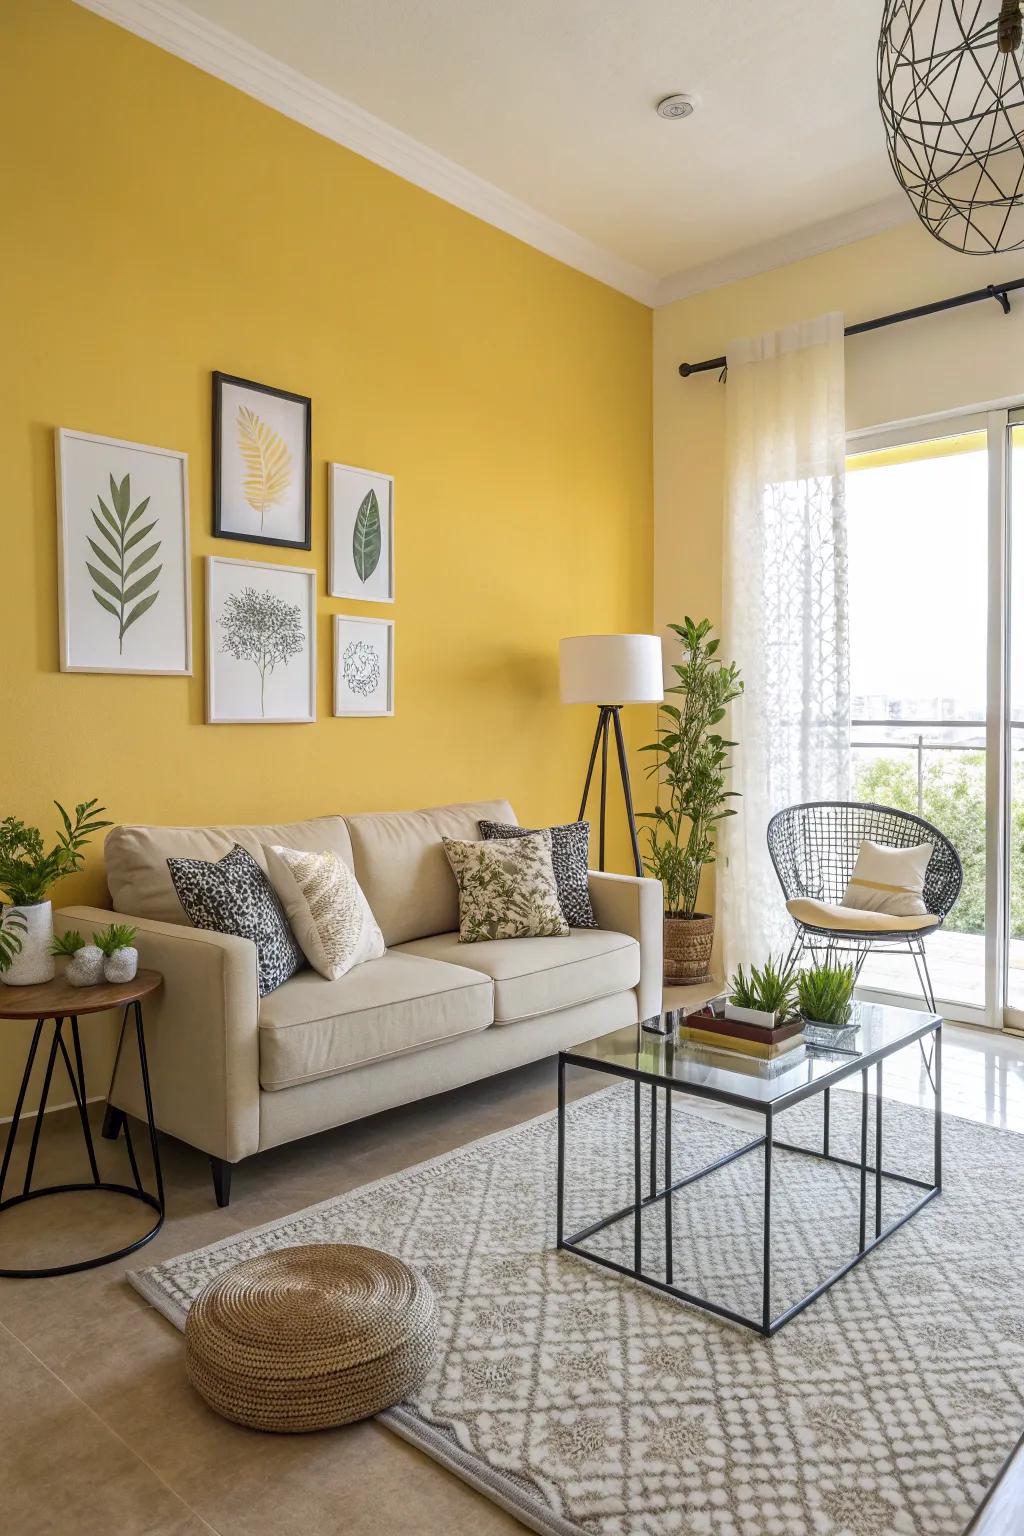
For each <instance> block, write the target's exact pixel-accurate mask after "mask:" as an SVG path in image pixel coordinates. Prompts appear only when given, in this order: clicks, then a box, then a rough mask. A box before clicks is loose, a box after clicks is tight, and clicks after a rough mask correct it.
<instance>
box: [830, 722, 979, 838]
mask: <svg viewBox="0 0 1024 1536" xmlns="http://www.w3.org/2000/svg"><path fill="white" fill-rule="evenodd" d="M863 729H867V730H871V729H877V730H880V729H885V730H887V731H894V732H902V733H903V734H904V735H909V736H910V738H911V739H910V740H909V741H900V740H899V739H894V738H893V737H891V736H889V737H885V738H883V739H882V740H878V739H864V738H861V737H859V736H857V735H856V734H855V733H856V732H857V731H859V730H863ZM958 730H969V731H973V732H974V734H975V735H976V736H977V737H978V738H979V740H977V741H934V740H929V739H926V736H925V733H926V732H930V731H958ZM861 749H864V750H868V751H887V752H890V751H891V752H913V753H914V757H915V778H916V782H917V814H918V815H919V816H921V815H923V814H924V788H925V781H924V767H925V753H926V752H984V750H985V722H984V720H864V719H854V720H851V721H850V750H851V751H858V750H861Z"/></svg>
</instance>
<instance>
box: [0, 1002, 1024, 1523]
mask: <svg viewBox="0 0 1024 1536" xmlns="http://www.w3.org/2000/svg"><path fill="white" fill-rule="evenodd" d="M670 1001H671V1002H672V1003H673V1004H678V1002H679V1001H680V995H679V994H678V993H673V994H672V996H671V998H670ZM912 1055H913V1053H907V1058H908V1059H907V1063H906V1064H905V1065H904V1066H903V1067H902V1068H901V1069H897V1067H896V1066H895V1065H894V1066H893V1067H892V1068H891V1069H890V1070H889V1071H888V1072H887V1091H889V1092H892V1093H893V1094H894V1095H896V1096H898V1097H900V1098H904V1099H906V1100H908V1101H909V1102H916V1101H917V1100H918V1099H920V1100H921V1101H922V1102H927V1099H926V1093H925V1090H926V1086H927V1085H926V1083H925V1082H923V1081H922V1077H921V1073H920V1070H919V1066H918V1064H917V1063H916V1062H914V1061H913V1059H912ZM944 1064H945V1073H944V1077H945V1087H946V1092H947V1097H948V1108H949V1109H950V1111H951V1112H953V1113H957V1114H962V1115H967V1116H968V1117H970V1118H972V1119H975V1120H979V1121H984V1122H987V1123H989V1124H994V1125H1000V1126H1007V1127H1010V1128H1012V1129H1015V1130H1024V1041H1017V1040H1013V1039H1011V1038H1009V1037H999V1036H991V1035H986V1034H983V1033H982V1032H980V1031H973V1030H968V1029H961V1028H956V1027H955V1026H949V1027H948V1028H947V1048H946V1055H945V1063H944ZM554 1082H555V1074H554V1064H553V1062H551V1061H545V1062H539V1063H536V1064H535V1065H533V1066H530V1067H526V1068H523V1069H522V1070H520V1071H517V1072H512V1073H508V1074H505V1075H504V1076H502V1077H499V1078H494V1079H492V1080H490V1081H489V1082H485V1083H478V1084H473V1085H471V1086H469V1087H467V1088H464V1089H461V1090H458V1091H457V1092H455V1093H451V1094H447V1095H445V1096H443V1097H441V1098H438V1099H434V1100H431V1101H429V1102H428V1103H425V1104H420V1105H413V1106H410V1107H408V1108H405V1109H401V1110H396V1111H393V1112H391V1113H390V1114H387V1115H380V1116H376V1117H374V1118H373V1119H370V1120H366V1121H363V1122H361V1123H359V1124H357V1125H353V1126H349V1127H346V1128H343V1129H341V1130H339V1131H335V1132H331V1133H328V1134H326V1135H323V1136H318V1137H314V1138H311V1139H310V1140H309V1141H306V1142H302V1143H298V1144H296V1145H294V1146H291V1147H286V1148H282V1149H280V1150H278V1151H275V1152H271V1153H266V1154H264V1155H263V1156H261V1157H259V1158H254V1159H253V1160H252V1161H251V1162H249V1163H247V1164H246V1165H244V1166H243V1167H242V1168H241V1169H240V1170H238V1171H237V1172H236V1174H235V1189H234V1192H233V1197H232V1203H231V1205H230V1207H229V1208H228V1209H227V1210H225V1211H219V1210H217V1208H216V1206H215V1205H214V1204H213V1200H212V1194H211V1190H210V1184H209V1177H208V1168H207V1163H206V1160H205V1159H204V1158H202V1157H200V1156H199V1155H198V1154H196V1153H194V1152H192V1151H191V1150H190V1149H189V1148H187V1147H184V1146H182V1145H180V1144H179V1143H176V1142H173V1141H169V1140H165V1141H164V1143H163V1159H164V1170H165V1175H166V1178H167V1185H168V1217H167V1221H166V1224H165V1226H164V1229H163V1231H162V1232H161V1233H160V1234H159V1236H158V1237H157V1238H156V1239H155V1241H154V1242H153V1243H151V1244H150V1245H149V1247H148V1248H146V1249H145V1250H144V1251H143V1253H142V1255H141V1257H140V1256H137V1257H136V1258H135V1259H134V1260H131V1259H129V1260H122V1261H120V1262H118V1263H115V1264H112V1265H109V1266H108V1267H106V1268H103V1269H97V1270H91V1271H86V1272H85V1273H83V1274H80V1275H72V1276H68V1277H64V1278H59V1279H51V1280H40V1281H25V1280H20V1281H19V1280H4V1281H0V1530H2V1531H3V1532H5V1533H9V1536H65V1533H67V1536H71V1533H75V1536H93V1533H95V1536H100V1533H102V1536H198V1533H201V1532H206V1533H209V1532H211V1531H214V1532H218V1533H221V1536H321V1533H323V1536H327V1533H329V1536H339V1533H341V1532H344V1533H346V1536H364V1533H366V1536H370V1533H373V1536H404V1533H406V1532H409V1533H413V1532H422V1533H435V1532H436V1533H439V1536H440V1533H444V1536H449V1533H450V1536H459V1533H467V1536H470V1533H471V1536H492V1533H497V1532H514V1531H521V1527H520V1526H519V1525H518V1524H517V1523H516V1522H515V1521H514V1520H513V1519H512V1518H511V1517H510V1516H508V1515H506V1514H505V1513H503V1511H501V1510H500V1509H498V1508H497V1507H496V1506H495V1505H493V1504H491V1503H489V1502H488V1501H487V1500H486V1499H484V1498H482V1497H481V1496H480V1495H478V1494H476V1493H475V1492H474V1491H473V1490H472V1489H470V1488H469V1487H467V1486H466V1485H465V1484H464V1483H462V1482H460V1481H459V1480H458V1479H457V1478H455V1477H453V1476H451V1475H450V1474H448V1473H447V1472H445V1471H444V1470H443V1469H442V1468H440V1467H438V1466H436V1465H435V1464H434V1463H433V1462H431V1461H430V1460H429V1459H428V1458H426V1457H425V1456H423V1455H421V1454H420V1453H419V1452H418V1451H416V1450H414V1449H412V1448H411V1447H410V1446H408V1445H406V1444H404V1442H402V1441H401V1440H399V1439H397V1438H396V1437H395V1436H393V1435H391V1434H389V1433H388V1432H387V1431H386V1430H384V1429H382V1428H380V1427H379V1426H378V1425H377V1424H375V1423H367V1424H360V1425H356V1426H352V1427H350V1428H347V1429H342V1430H336V1431H330V1432H327V1433H324V1434H319V1435H311V1436H303V1437H297V1438H294V1439H292V1438H285V1437H281V1438H275V1437H272V1436H263V1435H257V1434H253V1433H250V1432H248V1431H245V1430H242V1429H238V1428H236V1427H235V1426H233V1425H230V1424H227V1423H225V1422H224V1421H222V1420H220V1419H219V1418H217V1417H216V1416H215V1415H213V1414H212V1413H210V1412H209V1411H208V1410H207V1409H206V1408H205V1407H204V1405H203V1404H202V1403H201V1402H200V1401H199V1399H198V1398H197V1397H196V1396H195V1395H194V1393H193V1392H192V1391H191V1389H190V1388H189V1386H188V1385H187V1383H186V1381H185V1379H184V1375H183V1370H182V1358H181V1337H180V1335H179V1334H178V1333H177V1332H176V1331H175V1330H174V1329H173V1328H171V1326H170V1325H169V1324H168V1323H166V1322H165V1321H164V1320H163V1319H162V1318H160V1317H159V1316H157V1315H156V1314H155V1313H153V1312H152V1311H151V1310H150V1308H149V1307H148V1306H147V1305H146V1304H145V1303H144V1302H143V1301H142V1300H141V1298H140V1297H139V1296H138V1295H137V1294H136V1293H135V1292H134V1291H133V1290H131V1289H130V1288H129V1287H128V1286H127V1284H126V1283H125V1282H124V1280H123V1274H124V1271H125V1269H126V1268H128V1267H129V1266H130V1265H131V1264H132V1263H133V1262H134V1263H136V1264H138V1263H154V1262H156V1261H157V1260H158V1259H160V1258H162V1257H169V1256H171V1255H173V1254H177V1253H181V1252H184V1251H186V1250H188V1249H190V1248H195V1247H198V1246H200V1245H201V1244H203V1243H207V1242H211V1241H213V1240H214V1239H216V1238H218V1237H224V1236H227V1235H229V1234H231V1233H233V1232H237V1231H241V1230H242V1229H244V1228H246V1227H249V1226H253V1225H255V1224H257V1223H259V1222H263V1221H268V1220H270V1219H272V1218H273V1217H276V1216H283V1215H286V1214H287V1213H289V1212H291V1211H295V1210H298V1209H300V1208H301V1207H303V1206H305V1205H308V1204H310V1203H312V1202H313V1201H316V1200H320V1199H323V1198H325V1197H326V1196H328V1195H332V1194H336V1193H339V1192H341V1191H343V1190H346V1189H350V1188H353V1187H355V1186H357V1185H359V1184H362V1183H365V1182H366V1181H367V1180H369V1179H373V1178H378V1177H380V1176H381V1175H384V1174H387V1173H391V1172H393V1171H396V1170H397V1169H400V1168H403V1167H406V1166H408V1165H409V1164H412V1163H416V1162H420V1161H421V1160H422V1159H424V1158H427V1157H432V1156H436V1155H437V1154H439V1153H441V1152H444V1151H447V1150H448V1149H450V1148H452V1147H456V1146H459V1145H461V1144H463V1143H465V1142H467V1141H470V1140H472V1139H474V1138H476V1137H478V1136H483V1135H487V1134H488V1133H489V1132H491V1131H495V1130H499V1129H501V1128H503V1127H505V1126H509V1125H514V1124H516V1123H517V1122H519V1121H521V1120H525V1119H527V1118H529V1117H530V1116H532V1115H535V1114H539V1113H542V1112H543V1111H545V1110H547V1109H550V1108H551V1107H552V1106H553V1102H554ZM596 1086H599V1084H598V1083H597V1082H596V1081H595V1080H594V1079H592V1078H588V1079H587V1080H586V1081H585V1082H580V1081H575V1082H573V1083H571V1084H570V1092H573V1093H579V1092H585V1091H589V1090H590V1089H591V1088H592V1087H596ZM96 1108H97V1110H98V1106H96ZM97 1119H98V1115H97ZM44 1131H45V1134H44V1137H43V1145H42V1150H41V1153H40V1176H41V1177H42V1178H45V1179H51V1178H56V1177H58V1176H59V1175H64V1176H72V1177H73V1176H77V1175H76V1174H75V1173H74V1171H73V1170H75V1169H77V1168H79V1167H80V1158H81V1153H80V1142H79V1140H78V1131H77V1125H76V1122H75V1121H74V1120H73V1119H72V1117H71V1116H70V1115H69V1114H68V1113H67V1112H60V1113H59V1114H55V1115H53V1116H51V1117H48V1119H47V1122H46V1125H45V1127H44ZM100 1146H101V1148H102V1158H103V1160H104V1162H105V1165H106V1167H107V1168H108V1169H109V1170H110V1171H111V1172H113V1171H114V1169H115V1168H116V1167H118V1166H119V1163H118V1160H119V1158H120V1157H121V1156H123V1153H122V1152H121V1149H120V1148H114V1147H111V1146H109V1145H108V1144H107V1143H102V1142H101V1143H100ZM83 1171H84V1170H83ZM125 1207H127V1202H123V1203H119V1202H117V1201H116V1199H115V1198H114V1197H105V1196H97V1195H91V1194H90V1195H84V1196H56V1197H53V1198H52V1199H48V1200H45V1201H41V1202H38V1203H37V1204H35V1205H29V1206H25V1207H23V1208H20V1209H17V1210H14V1211H8V1212H4V1213H3V1215H2V1216H0V1255H2V1258H0V1262H4V1263H11V1264H14V1263H20V1262H25V1261H30V1260H33V1259H34V1260H35V1261H36V1262H38V1263H45V1262H47V1259H49V1260H50V1261H51V1262H59V1261H60V1259H62V1258H66V1257H69V1256H71V1255H73V1254H76V1253H77V1254H80V1255H81V1254H85V1253H87V1252H88V1251H89V1250H90V1249H92V1250H93V1251H95V1246H96V1244H97V1243H109V1244H110V1245H111V1246H114V1244H115V1243H116V1241H117V1239H118V1237H119V1236H121V1234H125V1235H127V1233H128V1232H129V1231H138V1230H139V1227H138V1225H137V1223H138V1215H137V1214H136V1212H135V1210H134V1209H132V1208H127V1209H125ZM132 1223H136V1225H135V1226H134V1227H132ZM122 1240H124V1239H123V1238H122ZM982 1529H983V1527H979V1536H980V1533H981V1531H982Z"/></svg>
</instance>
